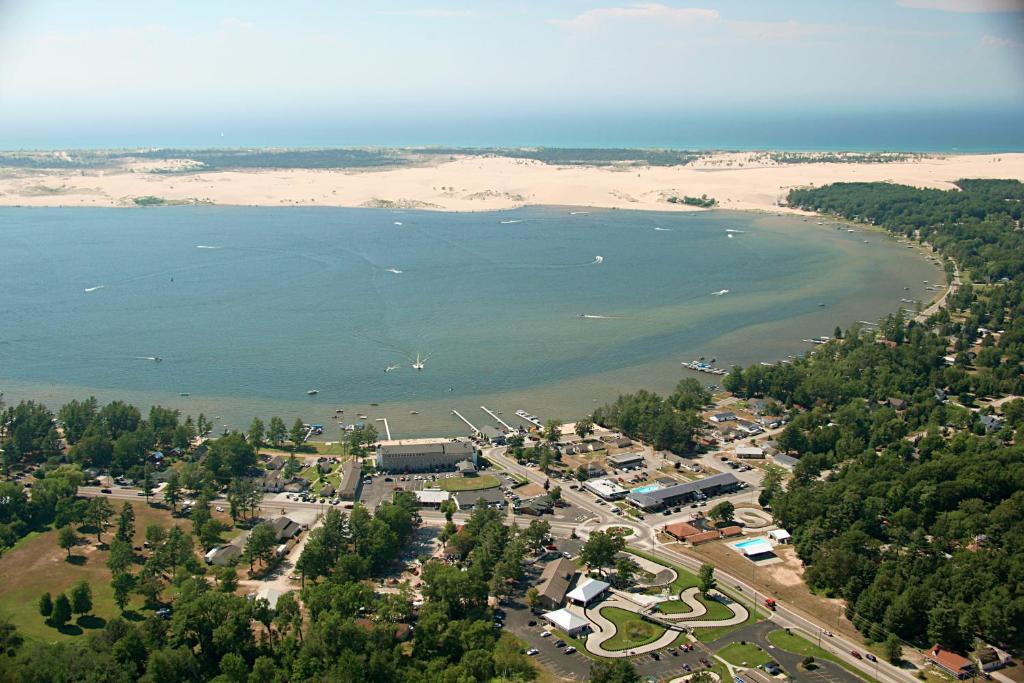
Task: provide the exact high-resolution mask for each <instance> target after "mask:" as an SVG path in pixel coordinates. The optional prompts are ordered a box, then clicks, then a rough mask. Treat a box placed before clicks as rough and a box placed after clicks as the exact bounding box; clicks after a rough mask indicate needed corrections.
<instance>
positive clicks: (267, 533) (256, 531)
mask: <svg viewBox="0 0 1024 683" xmlns="http://www.w3.org/2000/svg"><path fill="white" fill-rule="evenodd" d="M276 543H277V535H276V534H275V533H274V527H272V526H271V525H270V524H267V523H266V522H264V523H263V524H257V525H256V527H255V528H253V530H252V531H251V532H250V533H249V538H248V539H246V542H245V551H244V556H245V559H246V560H247V561H248V562H249V570H250V571H252V568H253V563H254V562H255V561H256V560H260V561H261V562H262V563H263V564H264V565H265V564H266V563H268V562H269V561H270V560H271V558H273V555H274V547H275V545H276Z"/></svg>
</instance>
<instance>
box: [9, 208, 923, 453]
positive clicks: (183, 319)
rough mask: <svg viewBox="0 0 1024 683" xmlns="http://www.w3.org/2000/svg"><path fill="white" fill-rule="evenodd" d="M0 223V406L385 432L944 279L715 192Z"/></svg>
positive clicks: (888, 245)
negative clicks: (438, 208)
mask: <svg viewBox="0 0 1024 683" xmlns="http://www.w3.org/2000/svg"><path fill="white" fill-rule="evenodd" d="M0 235H2V247H0V249H2V253H3V254H4V257H3V259H2V267H0V292H2V294H0V391H3V392H4V394H5V396H4V398H5V400H6V401H7V402H11V401H16V400H18V399H21V398H34V399H37V400H42V401H44V402H46V403H47V404H48V405H50V406H51V407H52V408H53V409H56V408H57V407H59V404H60V403H61V402H63V401H65V400H67V399H70V398H84V397H86V396H88V395H90V394H95V395H96V396H97V397H99V398H100V399H102V400H110V399H113V398H126V399H128V400H131V401H134V402H136V403H138V404H139V405H140V406H143V407H146V406H148V405H149V404H150V403H154V402H158V403H162V404H164V405H170V406H173V407H177V408H181V410H182V412H183V413H191V414H193V415H195V414H198V413H199V412H200V411H203V412H205V413H206V414H207V415H210V416H218V417H219V419H218V420H217V424H218V426H220V425H228V426H230V427H232V428H244V427H245V426H246V425H248V422H249V421H250V420H251V418H252V417H253V415H260V416H261V417H263V418H264V419H267V418H269V416H271V415H274V414H277V415H281V416H282V417H284V418H286V421H287V422H289V423H290V422H291V421H292V420H294V418H295V417H296V416H301V417H303V418H304V419H305V420H307V421H310V422H323V423H325V424H327V425H336V423H337V420H336V419H335V418H334V410H335V409H336V408H344V409H345V420H346V421H349V422H350V421H354V420H355V419H356V415H357V414H367V415H368V416H369V419H371V420H373V419H376V418H381V417H387V418H389V425H390V427H391V430H392V434H393V436H395V437H396V438H398V437H408V436H422V435H427V434H454V433H465V432H466V430H467V428H466V427H465V425H464V424H463V423H462V422H461V421H459V420H458V418H456V417H454V416H453V415H452V414H451V410H452V409H453V408H455V409H458V410H459V411H460V412H462V413H463V414H464V415H466V417H468V418H469V419H470V420H471V421H473V422H474V424H476V425H477V426H480V425H481V424H493V422H494V421H493V420H491V419H489V418H487V416H486V415H485V414H484V413H483V412H482V411H481V410H480V406H481V405H487V406H488V407H490V408H493V409H495V410H498V411H501V412H502V416H503V417H504V418H505V419H506V420H508V421H509V422H514V423H517V424H518V423H519V422H518V421H517V420H516V419H515V418H514V417H513V416H512V414H513V412H514V411H515V410H516V409H518V408H523V409H525V410H527V411H529V412H532V413H536V414H538V415H539V416H540V417H541V418H542V419H546V418H548V417H558V418H565V419H569V418H574V417H578V416H580V415H582V414H585V413H587V412H589V411H590V410H591V409H592V408H593V407H594V405H595V404H597V403H599V402H604V401H607V400H610V399H613V398H614V397H615V396H616V395H617V394H619V393H621V392H623V391H628V390H633V389H636V388H640V387H647V388H651V389H655V390H658V391H662V392H667V391H669V390H670V389H671V387H672V386H673V385H674V384H675V382H677V381H678V380H679V379H680V378H682V377H684V376H688V375H690V376H692V373H690V372H689V371H685V370H683V369H682V368H681V367H680V361H684V360H685V361H689V360H692V359H693V358H696V357H698V356H706V357H708V358H711V357H716V358H717V359H718V361H719V364H721V365H725V366H729V365H731V364H733V363H744V364H745V363H753V362H759V361H774V360H778V359H781V358H785V357H786V356H787V355H790V354H794V353H799V352H802V351H805V350H807V349H808V348H810V346H809V345H808V344H806V343H804V342H802V341H801V339H803V338H806V337H811V336H816V335H820V334H832V330H833V328H834V327H835V326H836V324H837V323H838V324H842V325H843V326H844V327H845V326H846V325H847V324H849V323H851V322H853V321H857V320H875V319H877V318H878V317H879V316H881V315H884V314H886V313H888V312H891V311H894V310H896V309H898V308H899V307H900V306H901V305H902V304H901V303H900V299H901V298H905V297H912V298H921V299H926V300H930V299H931V298H932V297H934V296H935V293H934V292H929V291H925V290H924V287H925V286H926V285H925V284H924V281H926V280H931V281H938V280H941V279H942V277H941V274H940V272H939V270H938V268H937V267H936V266H935V265H933V264H930V263H928V262H927V261H925V259H924V258H922V257H921V256H920V255H918V253H917V251H918V250H912V249H907V248H905V247H904V246H903V245H899V244H897V243H895V242H894V241H892V240H890V239H887V238H886V237H885V236H883V235H881V234H878V233H874V232H866V231H862V230H859V229H858V231H857V232H856V233H851V232H848V231H847V226H839V225H837V224H833V223H831V222H827V221H826V222H825V223H824V224H823V225H818V221H816V220H814V219H809V220H808V219H802V218H798V217H777V216H766V215H760V214H750V213H740V212H729V211H709V212H700V213H648V212H629V211H606V210H585V209H576V210H574V209H570V208H564V207H557V208H553V207H545V208H527V209H522V210H517V211H508V212H500V213H466V214H453V213H434V212H419V211H417V212H410V211H406V212H398V211H386V210H379V209H336V208H322V209H313V208H281V209H273V208H239V207H167V208H156V209H138V210H134V209H3V210H0ZM865 240H867V242H865ZM599 257H600V258H599ZM904 287H910V288H911V289H910V291H904ZM722 290H728V293H723V294H721V295H715V294H714V293H715V292H722ZM821 304H824V306H822V305H821ZM579 314H584V316H586V317H579ZM417 354H420V357H421V358H426V364H425V367H424V369H423V370H422V371H417V370H414V369H412V367H411V364H412V362H413V361H414V360H415V359H416V357H417ZM153 357H159V358H162V362H155V361H153V360H149V359H150V358H153ZM389 366H397V367H396V368H395V369H394V370H393V371H391V372H385V369H386V368H388V367H389ZM701 377H702V378H704V379H706V380H707V381H708V382H711V381H720V380H718V378H711V377H709V376H706V375H705V376H701ZM313 389H315V390H318V391H319V393H318V394H316V395H315V396H307V391H308V390H313ZM183 393H186V394H188V396H181V394H183ZM371 403H379V406H371V405H370V404H371ZM410 411H417V412H418V414H417V415H413V414H411V413H410ZM379 426H380V425H379ZM381 431H382V432H383V428H382V429H381ZM327 436H328V438H330V437H333V436H336V431H334V430H333V429H332V430H330V431H329V432H328V435H327Z"/></svg>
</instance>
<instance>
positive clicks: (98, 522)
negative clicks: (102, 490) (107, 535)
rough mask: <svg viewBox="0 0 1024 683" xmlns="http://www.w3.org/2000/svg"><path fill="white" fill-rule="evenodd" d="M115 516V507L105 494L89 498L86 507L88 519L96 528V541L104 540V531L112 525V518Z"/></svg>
mask: <svg viewBox="0 0 1024 683" xmlns="http://www.w3.org/2000/svg"><path fill="white" fill-rule="evenodd" d="M113 516H114V509H113V508H112V507H110V503H109V502H107V499H106V498H105V497H104V496H96V497H95V498H92V499H90V500H89V505H88V507H87V508H86V520H87V521H88V523H89V525H90V526H92V527H94V528H95V529H96V541H97V542H98V543H102V542H103V532H104V531H106V530H107V527H108V526H110V518H111V517H113Z"/></svg>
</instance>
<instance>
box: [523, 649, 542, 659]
mask: <svg viewBox="0 0 1024 683" xmlns="http://www.w3.org/2000/svg"><path fill="white" fill-rule="evenodd" d="M526 654H528V655H529V656H531V657H533V656H534V655H537V654H540V650H538V649H537V648H535V647H531V648H530V649H529V650H527V651H526Z"/></svg>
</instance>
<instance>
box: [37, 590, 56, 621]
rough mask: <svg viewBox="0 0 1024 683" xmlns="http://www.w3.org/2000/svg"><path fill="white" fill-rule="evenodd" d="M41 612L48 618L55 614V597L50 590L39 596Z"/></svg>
mask: <svg viewBox="0 0 1024 683" xmlns="http://www.w3.org/2000/svg"><path fill="white" fill-rule="evenodd" d="M39 614H41V615H42V616H43V617H45V618H47V619H48V618H49V617H50V615H51V614H53V598H52V597H50V593H49V591H47V592H46V593H43V594H42V595H41V596H39Z"/></svg>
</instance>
